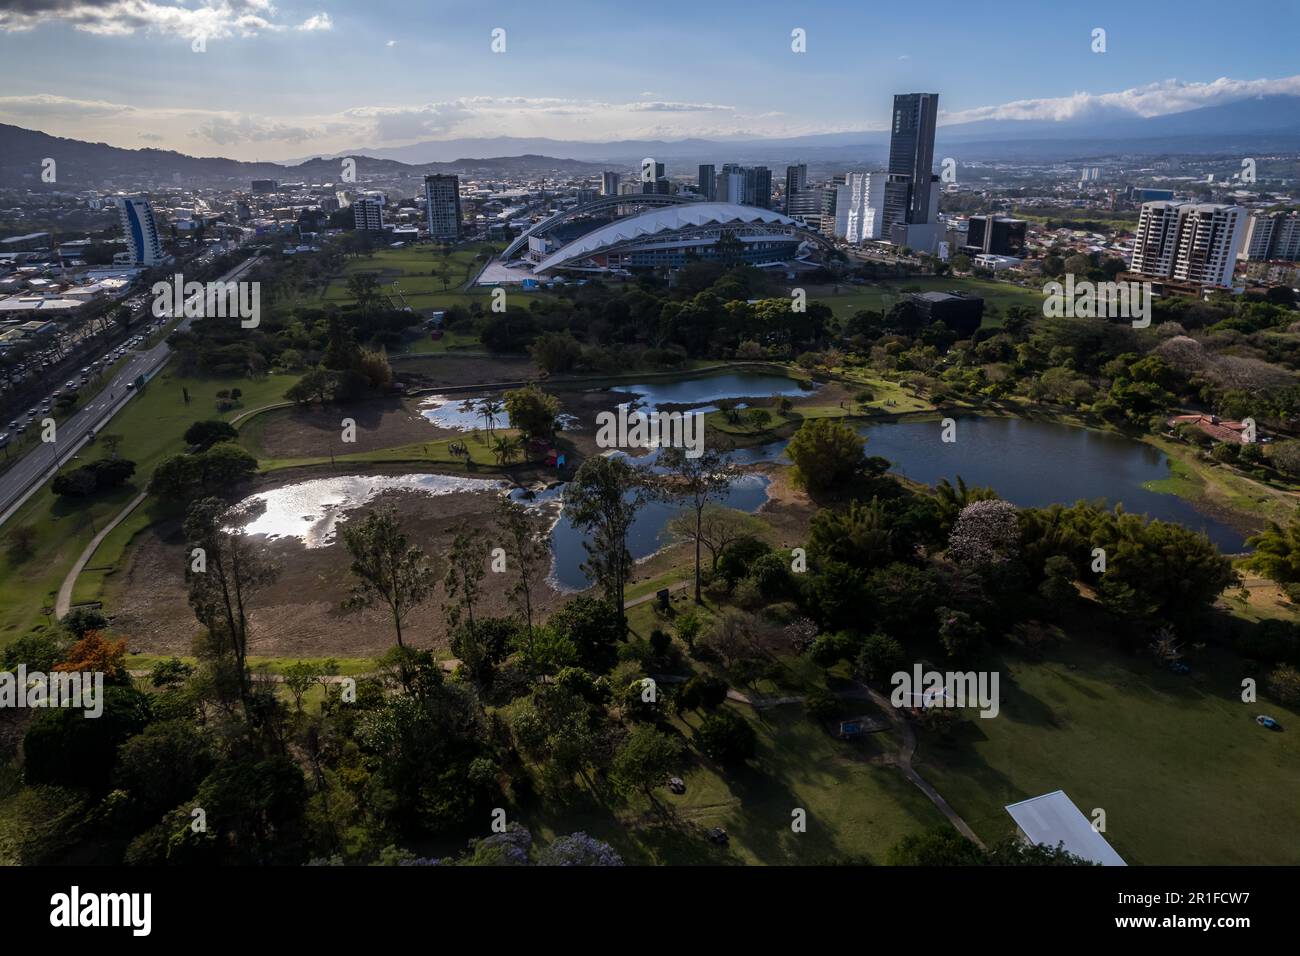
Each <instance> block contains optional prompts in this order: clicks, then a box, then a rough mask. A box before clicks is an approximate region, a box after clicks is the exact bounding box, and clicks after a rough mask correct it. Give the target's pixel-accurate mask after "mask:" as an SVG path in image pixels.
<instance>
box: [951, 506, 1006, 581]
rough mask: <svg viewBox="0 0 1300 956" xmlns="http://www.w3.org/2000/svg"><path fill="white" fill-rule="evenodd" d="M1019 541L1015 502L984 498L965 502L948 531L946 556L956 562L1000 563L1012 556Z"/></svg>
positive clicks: (976, 563)
mask: <svg viewBox="0 0 1300 956" xmlns="http://www.w3.org/2000/svg"><path fill="white" fill-rule="evenodd" d="M1019 543H1020V522H1019V519H1018V517H1017V510H1016V506H1015V505H1013V504H1011V502H1009V501H1000V500H986V501H976V502H974V503H972V504H969V505H967V506H966V507H965V508H963V509H962V510H961V513H960V514H959V515H958V516H957V521H956V523H955V524H953V526H952V531H951V532H950V533H949V535H948V557H949V558H950V559H951V560H953V561H955V562H956V563H958V564H971V565H988V564H1000V563H1003V562H1006V561H1008V560H1010V559H1011V558H1013V557H1015V556H1016V555H1017V553H1018V547H1019Z"/></svg>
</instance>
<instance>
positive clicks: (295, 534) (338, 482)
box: [240, 475, 507, 548]
mask: <svg viewBox="0 0 1300 956" xmlns="http://www.w3.org/2000/svg"><path fill="white" fill-rule="evenodd" d="M505 487H507V485H506V482H504V481H501V480H499V479H495V478H462V477H459V476H456V475H344V476H342V477H338V478H313V479H311V480H309V481H299V482H295V483H294V484H291V485H284V486H282V487H280V488H273V489H271V490H270V491H263V492H259V493H258V494H255V495H252V496H250V497H248V498H245V499H244V500H243V501H241V502H240V507H241V508H247V509H248V510H249V512H250V513H251V514H252V515H253V516H254V517H253V519H252V520H251V521H249V522H247V523H246V524H245V525H244V532H245V533H246V534H263V535H266V537H267V540H269V541H274V540H276V539H278V538H297V539H298V540H299V541H301V542H302V544H303V546H304V547H307V548H324V547H328V546H329V545H331V544H333V543H334V540H335V531H336V529H337V527H338V523H339V522H340V521H344V520H346V518H345V517H344V514H345V513H346V512H348V511H352V510H354V509H356V508H360V507H362V506H363V505H367V504H369V503H370V502H371V501H373V500H374V499H375V498H377V497H378V496H379V495H381V494H383V493H385V492H389V491H408V492H415V493H420V494H426V495H435V496H437V495H451V494H459V493H461V492H481V491H499V490H501V489H503V488H505Z"/></svg>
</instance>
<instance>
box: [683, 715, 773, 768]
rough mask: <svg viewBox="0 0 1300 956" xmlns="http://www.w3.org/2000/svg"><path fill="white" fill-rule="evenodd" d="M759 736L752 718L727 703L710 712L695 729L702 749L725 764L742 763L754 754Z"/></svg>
mask: <svg viewBox="0 0 1300 956" xmlns="http://www.w3.org/2000/svg"><path fill="white" fill-rule="evenodd" d="M757 740H758V738H757V735H756V734H755V733H754V728H753V726H752V725H751V724H750V723H749V721H747V720H745V718H743V717H741V716H740V715H739V714H737V713H736V712H735V711H734V710H731V709H730V708H727V707H722V708H719V709H718V710H715V711H714V712H713V713H711V714H709V715H708V716H707V717H705V718H704V720H703V721H701V722H700V726H699V729H697V730H696V731H695V746H697V747H698V748H699V749H700V752H701V753H702V754H704V755H705V756H706V757H708V758H709V759H710V760H713V761H716V762H717V763H720V764H724V765H734V764H742V763H744V762H745V761H746V760H748V759H749V758H750V757H752V756H754V748H755V746H756V745H757Z"/></svg>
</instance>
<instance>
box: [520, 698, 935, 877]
mask: <svg viewBox="0 0 1300 956" xmlns="http://www.w3.org/2000/svg"><path fill="white" fill-rule="evenodd" d="M724 706H726V707H730V708H733V709H734V710H735V712H736V713H737V714H739V715H740V716H742V717H744V718H745V719H746V720H748V721H749V723H750V724H751V726H753V728H754V730H755V732H756V735H757V738H758V746H757V752H756V756H755V758H754V759H753V760H751V761H749V762H748V763H747V764H746V765H745V766H744V767H741V768H735V769H730V770H725V771H724V770H722V769H721V768H718V767H717V766H715V765H714V764H713V763H712V762H711V761H708V760H706V759H705V758H703V757H701V756H700V755H699V754H698V753H697V752H695V751H694V750H693V749H692V750H691V751H689V752H688V753H687V755H686V757H685V759H684V760H683V762H682V771H681V773H680V774H679V775H680V776H681V778H682V780H683V781H684V782H685V784H686V793H685V794H683V795H681V796H674V795H673V794H671V793H669V792H668V790H667V789H666V788H660V789H659V790H658V791H656V793H655V798H656V799H657V800H658V801H659V802H660V803H661V804H662V805H664V806H665V807H667V808H669V814H668V815H667V816H666V817H665V818H661V817H660V816H659V815H657V814H656V813H655V812H654V811H653V809H652V808H651V807H650V804H649V802H648V801H646V800H645V799H644V798H640V797H638V798H634V799H632V800H631V801H630V802H629V804H628V805H626V806H621V807H618V808H611V807H605V806H600V805H598V804H596V803H595V801H593V800H589V799H582V800H581V805H575V807H573V808H571V809H568V810H535V811H531V812H529V811H524V812H523V814H522V816H521V821H522V822H523V823H524V824H525V825H526V826H528V827H529V828H530V829H531V830H532V832H533V834H534V836H535V837H536V838H537V839H538V842H539V843H542V844H545V843H549V842H550V841H551V840H553V839H555V838H556V837H557V836H562V835H566V834H568V833H572V832H574V831H577V830H582V831H585V832H586V833H588V834H590V835H591V836H594V837H596V838H598V839H601V840H607V841H609V842H610V843H611V844H612V845H613V846H614V847H615V848H616V849H617V850H618V851H619V852H620V853H621V854H622V855H623V858H624V860H625V861H626V862H628V863H637V864H649V863H660V864H772V865H784V864H814V863H819V862H825V861H828V860H833V859H844V858H846V857H849V856H857V857H860V856H864V855H865V856H869V857H871V859H872V860H874V861H876V862H883V860H884V857H885V854H886V852H887V851H888V849H889V848H890V847H891V846H893V845H894V844H895V843H897V842H898V841H899V840H900V839H902V838H903V837H904V836H907V835H908V834H910V833H916V832H919V831H921V830H924V829H926V828H928V827H931V826H935V825H938V824H941V823H942V822H943V817H942V816H941V815H940V814H939V812H938V810H936V809H935V808H934V806H933V805H932V804H931V803H930V801H929V800H927V799H926V798H925V796H924V795H923V794H922V793H921V792H920V791H919V790H917V789H916V788H915V787H913V786H912V785H911V784H910V783H908V782H907V781H906V780H904V779H903V777H902V776H901V775H900V774H899V773H898V772H897V771H896V770H894V769H893V768H892V767H888V766H882V765H876V764H872V763H870V762H869V761H870V758H871V757H873V756H876V755H879V754H881V753H882V752H883V749H882V745H881V744H880V743H878V742H876V741H874V740H871V739H868V740H866V741H862V742H854V743H841V742H839V741H836V740H835V739H833V738H832V737H831V736H830V734H829V733H828V732H827V731H826V730H824V729H822V728H821V727H820V726H817V725H816V724H814V723H813V722H812V721H810V720H808V718H807V717H806V716H805V714H804V712H803V708H802V707H801V706H799V705H788V706H781V707H774V708H771V709H768V710H764V711H762V712H758V711H755V710H754V709H752V708H750V707H748V706H746V705H742V704H734V703H728V704H725V705H724ZM700 719H701V718H700V716H699V715H698V714H688V715H686V717H685V719H684V720H683V719H676V718H675V719H673V721H672V725H673V729H674V730H676V731H678V732H680V733H682V734H684V735H685V736H686V737H687V739H689V738H690V736H691V735H692V734H693V732H694V729H695V728H696V727H698V726H699V723H700ZM582 796H583V798H586V791H585V790H583V791H582ZM796 809H802V810H805V811H806V812H807V832H804V833H795V832H793V830H792V829H791V823H792V820H793V817H792V813H793V811H794V810H796ZM714 826H721V827H723V828H724V829H725V830H726V831H727V834H728V835H729V836H730V838H731V839H730V844H729V845H728V846H726V847H719V846H715V845H714V844H712V843H710V842H709V841H708V839H707V838H706V833H707V831H708V829H709V828H710V827H714Z"/></svg>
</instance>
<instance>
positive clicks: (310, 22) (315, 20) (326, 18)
mask: <svg viewBox="0 0 1300 956" xmlns="http://www.w3.org/2000/svg"><path fill="white" fill-rule="evenodd" d="M296 29H299V30H306V31H312V30H333V29H334V21H333V20H331V19H330V15H329V14H328V13H318V14H316V15H315V16H311V17H308V18H307V19H306V20H304V21H303V22H302V23H300V24H298V26H297V28H296Z"/></svg>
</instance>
